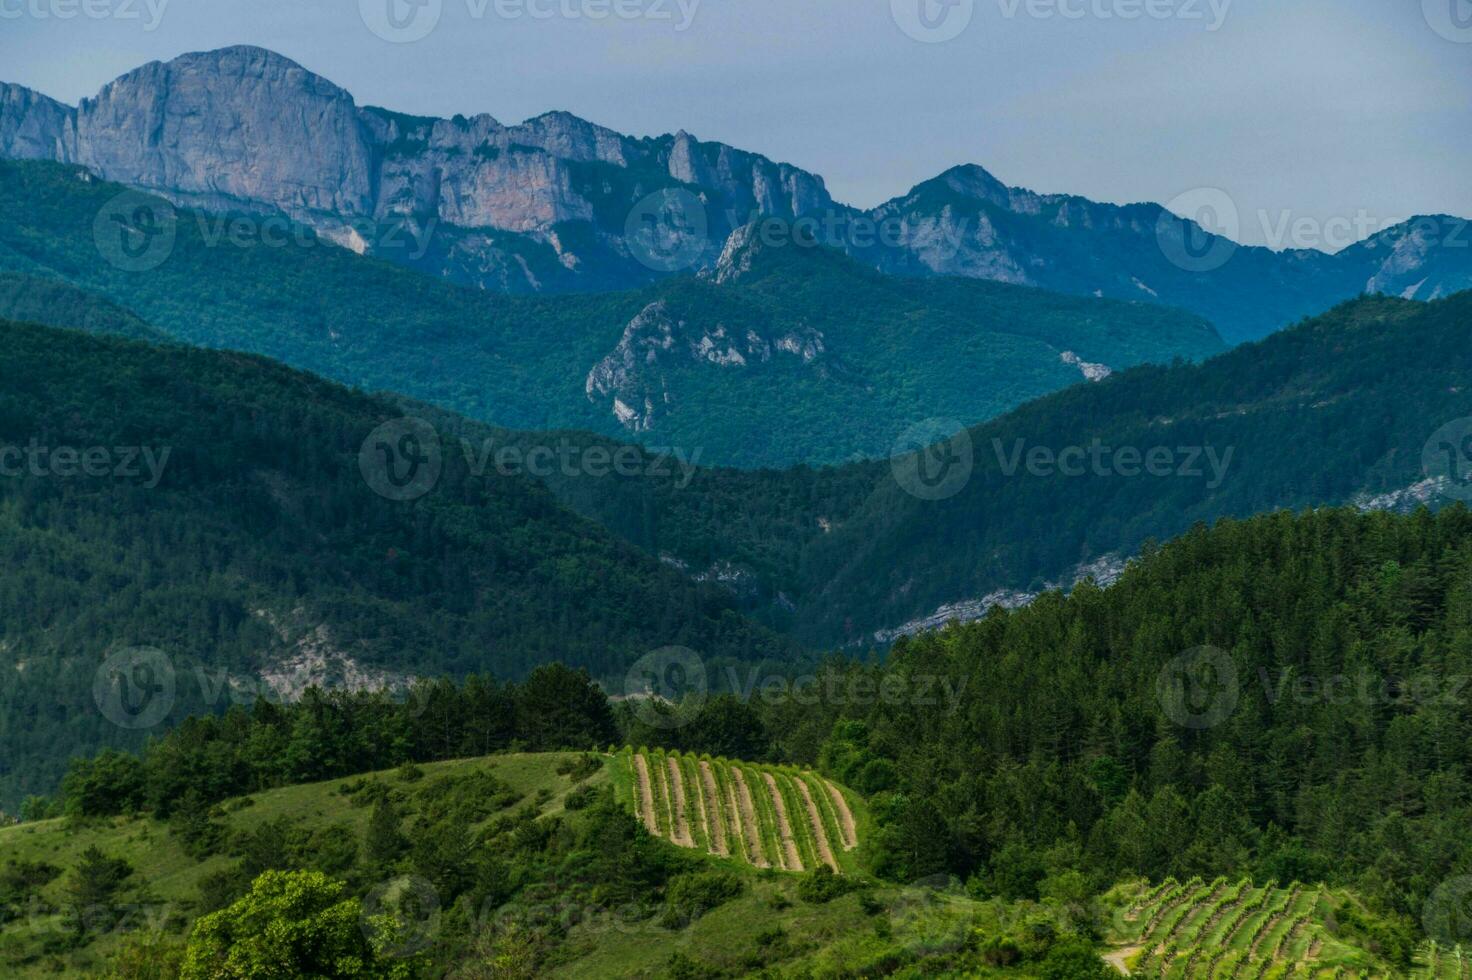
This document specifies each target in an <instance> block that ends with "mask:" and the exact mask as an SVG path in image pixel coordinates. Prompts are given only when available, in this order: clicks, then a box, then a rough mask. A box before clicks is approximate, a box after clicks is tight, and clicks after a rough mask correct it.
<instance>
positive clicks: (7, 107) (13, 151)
mask: <svg viewBox="0 0 1472 980" xmlns="http://www.w3.org/2000/svg"><path fill="white" fill-rule="evenodd" d="M76 145H77V132H76V113H75V112H74V111H73V110H72V109H71V108H70V107H68V106H64V105H62V104H61V103H60V102H57V101H55V100H54V99H48V98H47V97H46V96H44V95H41V94H40V93H39V92H32V91H31V90H30V89H28V88H21V87H20V86H19V85H7V84H5V83H3V82H0V156H4V157H6V158H8V159H11V160H56V161H58V162H60V163H71V162H72V157H73V155H74V154H75V152H76Z"/></svg>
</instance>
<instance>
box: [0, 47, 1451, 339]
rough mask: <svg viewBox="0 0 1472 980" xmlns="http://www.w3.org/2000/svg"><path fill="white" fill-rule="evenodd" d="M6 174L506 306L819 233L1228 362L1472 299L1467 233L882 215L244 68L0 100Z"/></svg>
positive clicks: (279, 60)
mask: <svg viewBox="0 0 1472 980" xmlns="http://www.w3.org/2000/svg"><path fill="white" fill-rule="evenodd" d="M0 156H4V157H9V158H12V159H21V160H49V161H54V162H62V163H75V164H78V165H81V166H83V167H86V168H88V169H89V170H90V171H91V172H93V173H94V174H96V175H98V176H100V177H103V178H105V179H107V180H111V181H115V182H118V183H121V184H126V185H129V186H133V187H138V188H143V189H146V190H148V191H151V192H153V193H157V194H161V195H163V196H165V197H167V198H169V199H170V200H172V201H174V202H175V203H177V204H180V205H185V206H189V207H192V208H197V209H201V210H204V211H212V212H237V211H248V212H253V213H258V214H273V215H283V216H286V217H288V218H290V219H291V220H293V221H296V222H300V223H303V224H305V225H308V226H310V227H311V228H313V229H315V230H316V231H317V232H319V233H320V234H321V235H323V236H324V237H325V238H328V239H331V240H333V241H335V242H338V243H339V244H342V245H344V246H346V247H349V248H352V249H354V250H356V251H359V252H364V253H371V254H374V255H379V256H381V257H384V258H387V259H390V260H392V261H397V262H400V263H402V264H406V265H410V266H412V267H414V268H417V269H419V270H420V271H424V272H428V273H430V274H432V275H435V276H443V277H446V278H449V279H451V280H454V281H456V282H460V283H465V284H469V285H473V286H477V287H481V288H485V289H491V290H498V291H505V292H569V291H578V292H589V291H610V290H620V289H630V288H635V287H637V286H640V285H643V284H646V283H648V282H650V281H653V280H655V279H658V278H661V277H663V276H665V275H668V274H671V273H674V272H684V271H690V270H702V269H704V270H709V269H713V268H714V267H715V266H716V264H717V262H718V260H719V257H720V255H721V253H722V250H723V248H724V246H725V244H726V241H727V239H728V238H729V237H730V236H731V235H732V234H733V233H735V232H737V231H739V230H741V229H743V228H745V227H747V226H748V225H749V224H750V223H751V222H752V220H753V219H754V218H759V217H767V218H774V219H778V220H782V221H788V222H791V221H798V220H803V219H806V220H807V221H808V222H809V224H808V225H807V226H806V227H809V228H815V229H820V231H819V239H820V241H821V242H822V243H823V244H826V245H829V246H832V247H835V248H839V249H842V250H844V251H847V252H849V253H850V254H852V255H854V256H856V257H858V258H860V259H861V260H862V261H863V262H865V263H866V264H869V265H871V266H873V267H875V268H877V269H879V270H882V271H885V272H889V273H894V274H899V275H905V276H919V277H933V276H952V275H959V276H967V277H972V278H980V279H988V280H995V281H1001V282H1008V283H1013V284H1021V285H1031V286H1041V287H1046V288H1050V289H1055V290H1060V291H1064V292H1071V293H1077V294H1082V295H1089V296H1103V297H1111V298H1116V299H1124V300H1143V301H1147V302H1160V303H1165V304H1174V305H1179V306H1182V307H1184V308H1186V309H1188V310H1191V311H1192V312H1194V313H1197V314H1199V315H1201V316H1204V317H1206V318H1207V319H1208V320H1210V321H1211V322H1212V323H1213V324H1214V325H1215V326H1216V327H1217V329H1218V330H1219V331H1220V333H1221V335H1222V336H1223V338H1225V339H1226V340H1227V341H1228V342H1229V343H1238V342H1241V341H1245V340H1252V339H1256V338H1259V337H1262V336H1264V335H1265V334H1267V333H1269V332H1271V331H1272V330H1275V329H1277V328H1279V327H1282V326H1284V325H1286V324H1287V323H1290V322H1293V321H1295V320H1297V319H1300V318H1302V317H1304V316H1309V315H1312V314H1315V313H1319V312H1322V311H1323V310H1325V309H1327V308H1329V307H1330V306H1332V305H1334V304H1335V303H1337V302H1340V301H1342V300H1344V299H1348V298H1350V297H1352V296H1355V295H1358V294H1360V293H1362V292H1378V293H1386V294H1391V295H1398V296H1402V297H1406V298H1418V299H1433V298H1437V297H1440V296H1445V295H1448V294H1450V293H1452V292H1455V291H1457V290H1460V289H1464V288H1467V287H1468V286H1472V249H1468V248H1467V247H1466V246H1467V243H1468V242H1469V241H1472V235H1468V234H1467V233H1466V227H1465V222H1463V221H1461V220H1460V219H1456V218H1450V217H1446V216H1429V217H1424V218H1417V219H1412V220H1410V221H1407V222H1405V223H1404V224H1401V225H1398V226H1396V227H1393V228H1390V229H1387V230H1384V231H1382V232H1380V233H1379V234H1376V235H1374V236H1372V237H1370V238H1368V239H1366V240H1365V241H1362V242H1360V243H1358V244H1357V245H1354V246H1352V247H1350V248H1348V249H1345V250H1344V251H1342V252H1340V253H1338V254H1336V255H1327V254H1324V253H1322V252H1318V251H1315V250H1305V249H1295V250H1288V251H1282V252H1274V251H1271V250H1269V249H1266V248H1260V247H1245V246H1238V245H1237V244H1236V243H1234V242H1231V241H1230V240H1227V239H1225V238H1222V237H1220V236H1218V235H1214V234H1212V233H1210V232H1208V231H1207V230H1205V229H1203V228H1202V227H1201V226H1200V225H1199V224H1197V223H1196V221H1195V220H1193V219H1195V218H1196V217H1200V216H1199V215H1185V216H1184V220H1183V219H1182V218H1177V217H1175V216H1174V215H1172V214H1171V213H1170V212H1168V211H1167V210H1165V209H1164V208H1162V207H1160V206H1159V205H1155V204H1133V205H1128V206H1117V205H1113V204H1101V203H1096V202H1092V201H1088V200H1085V199H1083V198H1080V197H1075V196H1070V195H1062V194H1038V193H1034V192H1032V191H1028V190H1024V189H1020V188H1016V187H1009V186H1007V185H1005V184H1003V183H1002V182H1001V181H999V180H997V179H996V178H995V177H993V176H992V175H991V174H989V173H987V172H986V171H985V170H983V169H982V168H981V167H978V166H964V167H958V168H956V169H953V170H951V171H948V172H947V173H945V174H942V175H940V176H939V177H936V178H935V179H933V180H930V181H926V182H924V183H921V184H920V185H918V186H917V187H915V188H914V189H913V190H912V191H911V192H909V193H908V194H905V195H902V196H900V197H898V198H896V199H894V200H891V201H888V202H886V203H884V204H882V205H880V206H879V207H877V208H874V209H869V210H864V209H859V208H854V207H850V206H847V205H844V204H841V203H839V202H835V201H834V200H833V198H832V196H831V195H830V194H829V192H828V191H827V189H826V187H825V185H824V182H823V180H822V178H821V177H819V176H817V175H815V174H812V173H809V172H807V171H805V170H802V169H801V168H798V167H796V166H793V165H790V164H786V163H777V162H774V161H772V160H770V159H768V158H766V157H763V156H761V155H759V154H755V153H751V152H747V151H745V150H740V149H737V148H734V147H731V146H728V145H726V144H723V143H717V142H705V141H701V140H698V139H696V138H695V137H693V136H691V135H690V134H688V133H685V132H683V131H682V132H679V133H676V134H674V135H664V136H659V137H645V138H635V137H630V136H624V135H621V134H618V133H615V132H613V131H611V130H608V129H605V128H602V127H599V126H596V125H594V124H592V123H589V122H586V121H584V120H582V119H579V118H577V117H575V116H572V115H570V114H568V113H563V112H552V113H548V114H546V115H543V116H539V117H537V118H535V119H531V120H528V121H526V122H523V123H520V124H517V125H512V126H507V125H504V124H502V123H501V122H499V121H497V120H496V119H494V118H493V117H491V116H489V115H484V114H483V115H477V116H474V117H465V116H455V117H453V118H451V119H438V118H430V117H422V116H410V115H405V114H402V113H397V112H393V111H389V110H386V109H380V108H375V107H361V106H358V105H357V104H356V102H355V101H354V100H353V98H352V96H351V95H350V94H349V93H347V92H346V91H344V90H343V89H341V88H340V87H338V86H336V85H334V84H333V83H331V82H329V81H327V80H326V79H324V78H321V77H320V76H317V75H315V74H313V73H312V72H310V71H308V70H307V69H305V68H303V67H301V66H300V65H298V64H296V63H295V62H293V61H291V60H289V59H287V58H285V57H282V56H281V55H278V54H275V53H273V52H270V51H266V50H264V49H260V48H252V47H232V48H225V49H222V50H217V51H211V52H205V53H194V54H187V55H184V56H182V57H179V58H176V59H174V60H173V61H170V62H167V63H159V62H155V63H151V64H148V65H145V66H143V67H142V68H139V69H137V70H135V71H133V72H130V73H128V74H127V75H124V76H123V77H121V78H119V79H117V80H116V81H114V82H111V83H109V84H108V85H107V86H105V87H104V88H103V89H102V90H101V91H100V92H99V93H98V95H97V96H96V97H94V98H91V99H84V100H82V102H81V103H80V105H78V106H75V107H72V106H67V105H63V104H61V103H59V102H57V101H55V100H53V99H50V98H48V97H46V96H44V95H42V94H40V93H37V92H34V91H31V90H29V89H26V88H23V87H20V86H17V85H12V84H0Z"/></svg>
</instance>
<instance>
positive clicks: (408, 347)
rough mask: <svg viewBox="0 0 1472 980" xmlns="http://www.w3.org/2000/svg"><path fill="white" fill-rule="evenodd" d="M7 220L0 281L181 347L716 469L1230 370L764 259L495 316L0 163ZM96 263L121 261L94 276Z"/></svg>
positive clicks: (1018, 314)
mask: <svg viewBox="0 0 1472 980" xmlns="http://www.w3.org/2000/svg"><path fill="white" fill-rule="evenodd" d="M120 195H121V196H122V197H123V199H124V200H126V201H127V202H128V203H127V205H126V206H125V207H121V208H120V207H119V206H118V204H117V202H118V200H119V197H120ZM0 209H3V213H4V214H5V216H6V220H5V221H4V222H0V271H4V270H9V271H11V272H13V273H17V274H20V275H25V276H30V277H32V278H36V279H44V280H47V281H51V282H65V283H70V284H72V285H73V286H75V287H80V288H82V289H85V290H87V291H90V292H93V293H97V294H99V295H101V296H104V297H106V298H107V299H108V300H109V301H111V303H112V304H114V305H116V306H119V307H122V308H125V309H127V310H130V311H131V312H132V313H134V314H136V315H137V316H139V317H141V318H142V319H143V320H145V321H147V322H148V324H149V325H151V326H152V327H153V328H155V329H158V330H160V331H163V332H164V333H165V334H167V335H168V336H170V337H172V338H174V339H175V340H178V341H182V342H186V343H191V344H196V345H201V346H207V347H219V348H228V349H232V350H244V351H250V352H252V353H257V354H264V355H267V356H269V357H272V358H275V359H277V360H280V361H283V362H285V363H287V364H290V365H292V366H294V367H298V368H302V369H305V370H309V371H312V372H314V373H317V374H320V375H323V376H325V377H328V378H332V379H333V380H336V381H340V382H343V383H345V384H350V385H356V386H358V387H362V388H367V389H371V390H381V391H393V392H396V393H399V394H402V395H407V396H410V397H413V398H416V399H418V400H421V401H424V402H430V403H433V404H437V405H439V406H440V407H442V408H448V409H451V410H453V411H456V412H458V413H461V414H464V415H468V416H471V417H473V418H477V419H480V420H481V421H485V422H491V423H494V424H497V425H502V426H506V427H509V428H516V429H531V430H547V429H584V430H590V431H594V432H601V433H604V434H606V435H610V436H617V437H620V438H624V439H629V440H635V441H639V442H641V443H644V444H646V445H650V446H660V447H681V449H682V451H684V452H685V453H687V454H688V455H690V456H692V457H696V458H697V459H698V460H699V461H700V462H703V463H707V464H725V465H739V466H787V465H794V464H798V463H808V464H823V463H836V462H842V461H846V460H850V459H854V458H875V457H884V456H888V455H889V454H890V453H891V452H892V451H893V447H894V446H895V445H896V443H897V442H899V441H901V440H902V437H904V435H905V433H906V430H907V429H910V428H911V427H913V426H915V425H917V424H922V423H924V422H925V421H926V420H927V419H934V418H950V419H954V420H956V424H957V425H960V424H967V423H973V422H978V421H981V420H983V419H987V418H991V417H993V416H995V415H997V414H998V413H1000V412H1004V411H1006V410H1007V409H1009V408H1013V407H1015V406H1017V405H1019V404H1021V403H1022V402H1024V401H1026V400H1028V399H1030V398H1035V397H1037V396H1039V395H1043V394H1046V393H1048V392H1051V391H1055V390H1057V389H1059V388H1062V387H1065V386H1067V385H1070V384H1074V383H1077V382H1079V381H1082V380H1084V379H1086V378H1087V377H1089V376H1090V375H1092V376H1093V377H1096V378H1097V377H1102V376H1103V375H1104V374H1106V373H1107V372H1108V371H1109V370H1120V369H1123V368H1126V367H1129V366H1132V365H1135V364H1140V363H1143V362H1157V363H1164V362H1169V361H1171V360H1173V359H1176V358H1187V359H1195V358H1200V357H1205V356H1209V355H1211V354H1214V353H1217V352H1219V351H1220V350H1221V349H1222V347H1223V344H1222V341H1221V339H1220V337H1219V336H1218V335H1217V333H1216V331H1215V330H1213V329H1212V327H1211V326H1210V325H1209V324H1208V323H1206V322H1205V321H1204V320H1202V319H1200V318H1199V317H1196V316H1193V315H1191V314H1189V313H1186V312H1184V311H1181V310H1178V309H1173V308H1170V307H1164V306H1158V305H1154V304H1147V303H1140V302H1134V303H1125V302H1119V301H1112V300H1099V299H1093V298H1087V297H1077V296H1067V295H1063V294H1059V293H1052V292H1048V291H1045V290H1039V289H1031V288H1026V287H1021V286H1013V285H1009V284H1005V283H993V282H980V281H974V280H966V279H956V278H946V279H932V280H910V279H899V278H895V277H892V276H885V275H883V274H881V273H878V272H875V271H874V270H872V269H868V268H866V267H864V266H863V265H862V264H860V263H859V262H858V261H856V260H854V259H852V258H850V257H848V256H846V255H844V254H843V253H841V252H839V251H837V250H834V249H828V248H824V247H821V246H818V245H816V244H797V243H787V244H780V243H775V242H772V241H770V240H768V239H765V238H764V237H762V236H761V235H756V236H754V237H751V238H749V239H748V238H746V237H745V236H742V235H734V236H732V241H731V243H730V246H729V247H728V248H726V249H725V251H724V252H723V255H722V257H721V258H722V261H720V262H718V264H717V267H716V269H715V270H714V271H713V273H712V274H711V275H709V276H703V277H700V276H690V275H685V276H678V277H673V278H668V279H665V280H662V281H660V282H657V283H650V284H648V285H646V286H644V287H642V288H640V289H637V290H632V291H628V292H622V293H611V294H604V293H597V294H569V295H557V296H508V295H503V294H488V293H485V292H483V291H480V290H472V289H466V288H464V287H461V286H458V285H455V284H452V283H447V282H443V281H441V280H438V279H435V278H431V277H428V276H424V275H422V274H419V273H417V272H414V271H412V270H407V269H403V268H399V267H397V266H395V265H392V264H389V263H386V262H383V261H379V260H376V259H374V258H372V257H365V256H359V255H356V254H354V253H353V252H352V251H350V250H347V249H342V248H336V247H328V246H327V245H326V243H324V242H322V241H321V240H319V239H316V238H315V237H314V236H313V235H312V233H311V232H310V231H309V230H304V234H303V235H302V236H297V235H295V234H293V235H287V236H286V237H284V238H282V239H275V238H272V237H270V236H269V235H266V234H263V233H262V232H261V229H260V226H259V225H256V226H254V228H253V229H252V228H250V227H249V226H247V225H246V221H247V220H254V219H243V218H241V217H240V216H239V215H233V216H231V215H227V216H219V215H213V214H209V213H206V212H195V211H184V210H181V211H178V212H177V213H174V212H172V210H171V206H170V205H168V204H167V203H166V202H164V201H163V200H162V199H159V198H154V197H148V196H144V195H142V194H139V193H136V192H126V193H124V192H123V189H122V188H121V187H120V186H118V185H112V184H107V183H105V182H103V181H99V180H97V179H96V178H95V177H94V176H92V174H91V173H90V172H89V171H86V170H83V169H81V168H78V167H76V166H69V165H58V164H51V163H41V162H9V161H0ZM140 209H142V211H143V212H144V213H146V214H149V215H155V214H157V215H163V214H164V213H165V211H166V209H170V210H169V214H170V224H169V227H170V228H171V233H170V234H169V236H168V241H167V244H168V251H167V253H166V254H165V255H162V256H161V257H160V261H159V262H158V263H157V264H156V265H154V266H151V267H150V268H148V269H146V270H139V269H138V268H137V267H136V266H133V265H131V264H130V263H129V262H127V261H125V260H124V259H125V256H122V255H121V253H118V252H116V248H115V244H114V242H113V240H112V239H111V238H109V237H108V236H116V235H118V234H119V233H120V232H119V230H118V229H119V227H120V226H118V225H115V224H108V223H107V222H108V220H109V219H119V220H123V221H125V222H127V223H128V224H127V225H126V226H123V227H124V230H123V231H122V232H121V233H122V234H128V235H133V234H134V228H135V227H137V228H141V225H140V223H139V220H138V217H137V215H138V212H139V210H140ZM99 216H102V218H101V220H102V221H103V225H104V230H103V232H101V233H99V231H98V223H99ZM234 230H240V231H242V232H245V231H251V233H249V234H245V235H243V236H242V237H238V238H237V237H235V236H234V235H233V234H232V231H234ZM277 230H278V231H279V230H281V229H277ZM99 234H101V235H102V238H101V239H99V237H98V236H99ZM137 238H138V240H139V241H140V242H142V241H145V240H152V239H146V238H145V237H144V236H143V235H142V233H141V231H140V232H139V233H138V234H137ZM99 241H101V242H102V245H103V246H106V248H105V250H104V251H105V254H107V255H111V256H112V258H113V259H114V260H116V261H99V258H100V255H99V249H100V248H101V247H102V246H100V245H99Z"/></svg>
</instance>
